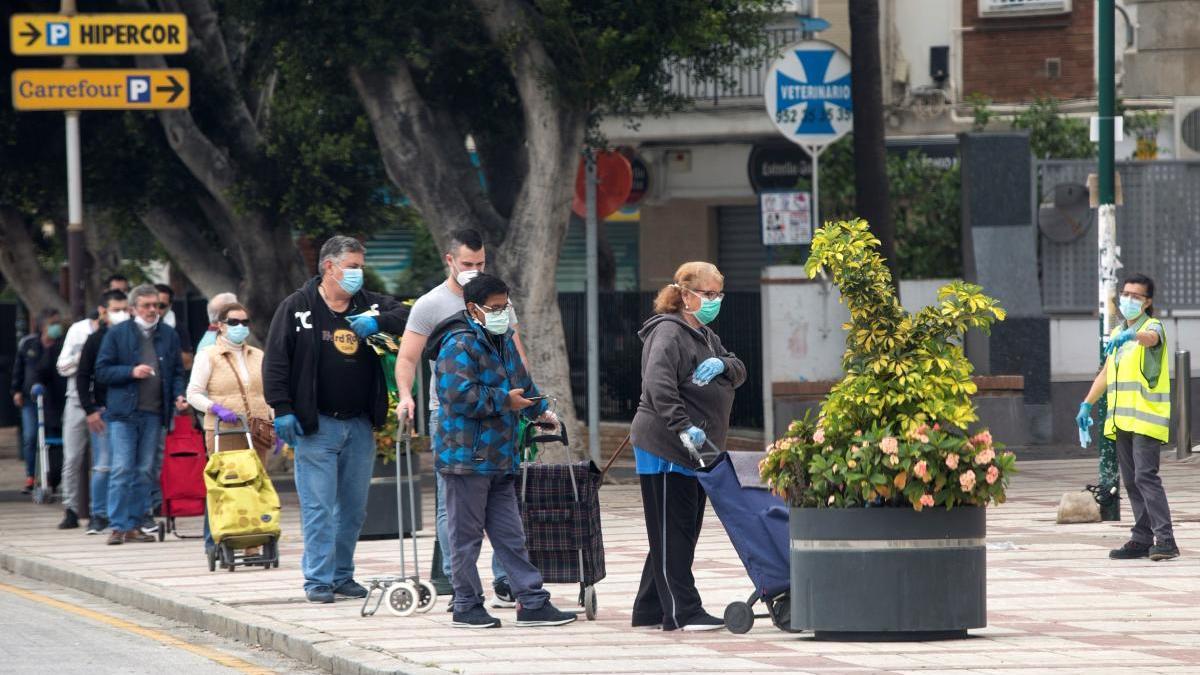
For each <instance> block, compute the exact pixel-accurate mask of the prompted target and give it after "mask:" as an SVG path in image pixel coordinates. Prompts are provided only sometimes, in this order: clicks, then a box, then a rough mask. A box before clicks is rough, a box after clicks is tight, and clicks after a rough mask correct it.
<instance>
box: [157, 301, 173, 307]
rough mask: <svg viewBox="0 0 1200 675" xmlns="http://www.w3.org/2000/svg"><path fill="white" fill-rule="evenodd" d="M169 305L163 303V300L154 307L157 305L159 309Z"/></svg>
mask: <svg viewBox="0 0 1200 675" xmlns="http://www.w3.org/2000/svg"><path fill="white" fill-rule="evenodd" d="M170 306H171V305H169V304H167V303H165V302H160V303H158V304H157V305H155V307H158V308H159V309H166V308H168V307H170Z"/></svg>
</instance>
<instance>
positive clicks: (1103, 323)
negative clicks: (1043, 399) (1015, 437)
mask: <svg viewBox="0 0 1200 675" xmlns="http://www.w3.org/2000/svg"><path fill="white" fill-rule="evenodd" d="M1097 1H1098V3H1099V4H1098V7H1097V9H1098V11H1099V16H1098V17H1097V23H1098V29H1099V30H1098V42H1099V45H1098V54H1097V61H1098V64H1097V65H1098V66H1099V69H1098V70H1099V82H1098V84H1099V104H1100V105H1099V107H1100V110H1099V127H1100V128H1099V131H1100V148H1099V151H1100V158H1099V159H1100V167H1099V170H1100V175H1099V176H1098V179H1099V180H1098V181H1097V183H1098V187H1099V191H1100V194H1099V199H1098V200H1097V201H1098V202H1099V204H1100V214H1099V219H1098V220H1099V226H1100V229H1099V233H1098V234H1099V236H1098V237H1097V239H1098V240H1099V266H1100V270H1099V271H1100V275H1099V289H1098V290H1099V293H1098V295H1099V305H1098V306H1099V310H1100V320H1099V323H1100V340H1099V343H1100V365H1101V366H1103V365H1104V348H1105V347H1106V346H1107V345H1108V336H1109V333H1110V332H1111V331H1112V329H1113V327H1114V326H1115V317H1114V315H1113V311H1112V307H1111V302H1112V299H1113V298H1114V297H1116V293H1117V269H1118V268H1119V267H1120V262H1119V261H1118V260H1117V206H1116V201H1117V200H1116V194H1115V192H1116V191H1115V189H1114V182H1115V181H1114V154H1115V139H1114V131H1113V127H1114V117H1115V116H1116V68H1115V65H1114V61H1115V54H1114V47H1113V40H1114V33H1113V28H1114V26H1113V24H1114V23H1115V22H1116V2H1115V0H1097ZM1106 398H1107V397H1105V396H1101V397H1100V400H1099V401H1098V402H1097V405H1096V416H1097V418H1098V420H1099V422H1100V427H1101V431H1100V434H1099V435H1100V439H1099V446H1100V481H1099V482H1100V493H1099V495H1100V498H1101V499H1100V517H1101V519H1102V520H1120V519H1121V501H1120V474H1119V473H1118V471H1117V449H1116V444H1115V443H1114V442H1113V441H1112V440H1110V439H1108V438H1105V436H1104V431H1103V425H1104V421H1105V419H1106V416H1107V414H1108V402H1107V400H1106Z"/></svg>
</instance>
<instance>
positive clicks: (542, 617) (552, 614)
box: [517, 602, 579, 626]
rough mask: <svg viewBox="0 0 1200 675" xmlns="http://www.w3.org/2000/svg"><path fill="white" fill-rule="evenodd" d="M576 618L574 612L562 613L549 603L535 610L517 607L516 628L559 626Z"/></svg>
mask: <svg viewBox="0 0 1200 675" xmlns="http://www.w3.org/2000/svg"><path fill="white" fill-rule="evenodd" d="M577 618H579V617H578V615H576V614H575V613H574V612H564V611H562V610H560V609H558V608H557V607H555V606H554V605H552V604H550V603H549V602H547V603H546V604H544V605H542V606H541V607H538V608H537V609H525V608H524V607H517V625H518V626H561V625H563V624H568V623H571V622H572V621H574V620H575V619H577Z"/></svg>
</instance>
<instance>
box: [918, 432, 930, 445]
mask: <svg viewBox="0 0 1200 675" xmlns="http://www.w3.org/2000/svg"><path fill="white" fill-rule="evenodd" d="M917 440H918V441H921V442H922V443H928V442H929V437H928V436H926V435H925V434H919V435H918V436H917Z"/></svg>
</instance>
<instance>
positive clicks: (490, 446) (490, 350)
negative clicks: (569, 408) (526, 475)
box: [427, 312, 548, 475]
mask: <svg viewBox="0 0 1200 675" xmlns="http://www.w3.org/2000/svg"><path fill="white" fill-rule="evenodd" d="M512 336H513V334H512V331H511V330H510V331H509V332H508V333H507V334H505V335H504V340H503V342H502V348H501V349H499V350H498V349H497V348H496V344H495V343H494V342H493V341H492V340H491V339H490V338H491V336H490V335H489V334H488V333H487V332H486V331H485V330H484V329H483V326H480V325H479V324H478V323H476V322H475V321H473V320H471V319H469V318H468V315H467V313H466V312H463V313H462V314H460V315H457V316H454V317H451V318H450V319H447V320H446V321H444V322H442V324H441V325H439V326H438V327H437V328H436V329H434V333H433V335H432V336H431V338H430V347H432V346H433V345H435V344H436V345H438V346H437V347H436V349H437V350H438V351H437V363H436V366H435V369H434V371H435V372H434V374H435V377H436V379H437V396H438V401H439V402H440V403H441V411H440V413H439V414H438V428H437V429H435V430H434V435H433V452H434V456H435V457H436V466H437V470H438V471H440V472H442V473H450V474H484V475H498V474H508V473H515V472H516V470H517V465H518V464H519V461H518V460H517V447H516V443H515V436H516V430H517V415H518V413H517V412H514V411H511V410H509V409H508V408H507V406H506V402H507V399H508V392H509V390H510V389H524V390H525V395H526V396H538V395H539V394H538V390H537V387H536V386H535V385H534V384H533V380H532V379H531V378H530V377H529V373H528V372H527V371H526V370H525V364H524V363H522V361H521V356H520V355H519V354H518V353H517V347H516V345H515V344H514V343H513V338H512ZM427 349H428V347H427ZM547 407H548V406H547V403H546V401H539V402H537V403H536V404H534V405H533V406H530V407H529V408H526V409H525V410H522V411H520V413H519V414H524V415H525V416H526V417H528V418H530V419H534V418H536V417H538V416H539V415H541V414H542V413H543V412H545V410H546V408H547Z"/></svg>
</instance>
